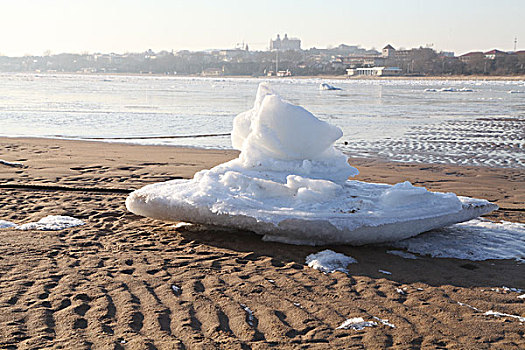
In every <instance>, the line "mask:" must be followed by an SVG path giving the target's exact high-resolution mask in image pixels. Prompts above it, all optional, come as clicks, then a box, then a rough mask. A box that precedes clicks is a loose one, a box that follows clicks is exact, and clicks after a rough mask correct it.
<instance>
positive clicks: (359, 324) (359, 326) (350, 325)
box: [337, 317, 377, 331]
mask: <svg viewBox="0 0 525 350" xmlns="http://www.w3.org/2000/svg"><path fill="white" fill-rule="evenodd" d="M374 326H377V323H376V322H374V321H365V320H364V319H363V318H362V317H354V318H349V319H348V320H346V321H344V322H343V323H341V325H340V326H339V327H337V329H353V330H356V331H360V330H363V329H365V327H374Z"/></svg>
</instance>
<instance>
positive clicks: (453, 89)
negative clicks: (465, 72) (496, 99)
mask: <svg viewBox="0 0 525 350" xmlns="http://www.w3.org/2000/svg"><path fill="white" fill-rule="evenodd" d="M439 91H441V92H473V91H474V90H472V89H468V88H461V89H456V88H453V87H449V88H442V89H440V90H439Z"/></svg>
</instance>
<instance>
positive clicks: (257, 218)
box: [126, 180, 497, 245]
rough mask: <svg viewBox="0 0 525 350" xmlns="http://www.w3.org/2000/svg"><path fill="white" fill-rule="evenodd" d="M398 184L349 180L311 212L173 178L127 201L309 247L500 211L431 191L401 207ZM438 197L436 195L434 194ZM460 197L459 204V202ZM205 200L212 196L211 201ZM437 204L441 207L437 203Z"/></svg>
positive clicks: (137, 209)
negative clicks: (226, 195)
mask: <svg viewBox="0 0 525 350" xmlns="http://www.w3.org/2000/svg"><path fill="white" fill-rule="evenodd" d="M395 186H396V185H394V186H391V185H384V184H371V183H364V182H359V181H347V183H346V184H345V185H343V186H342V188H341V189H342V191H341V192H340V193H339V196H336V198H333V199H332V200H331V201H328V202H324V203H323V202H321V203H317V205H316V210H308V209H309V208H308V205H306V206H303V207H301V206H300V205H298V206H296V207H295V208H292V207H291V205H290V204H291V203H288V205H286V204H285V205H279V203H276V202H274V203H272V204H273V205H272V204H269V203H261V202H260V201H257V200H255V199H254V200H252V201H251V203H247V202H250V201H249V200H246V201H244V200H243V198H235V197H231V198H233V199H235V200H233V201H231V200H230V201H229V202H228V200H222V198H219V199H217V198H216V197H214V196H213V195H211V196H209V197H207V198H202V197H201V196H199V195H198V193H199V192H200V191H201V187H200V184H199V183H198V182H195V181H194V180H173V181H168V182H165V183H158V184H152V185H149V186H146V187H143V188H141V189H139V190H137V191H135V192H133V193H132V194H131V195H130V196H129V197H128V199H127V201H126V205H127V207H128V209H129V210H130V211H132V212H133V213H135V214H138V215H141V216H146V217H151V218H155V219H159V220H166V221H185V222H193V223H199V224H203V225H209V226H219V227H229V228H237V229H239V230H248V231H252V232H255V233H257V234H260V235H263V239H264V240H266V241H276V242H283V243H290V244H306V245H324V244H334V243H342V244H350V245H363V244H369V243H381V242H392V241H398V240H402V239H405V238H409V237H413V236H415V235H417V234H419V233H422V232H426V231H429V230H432V229H435V228H440V227H445V226H449V225H452V224H455V223H458V222H464V221H468V220H471V219H473V218H476V217H478V216H480V215H483V214H485V213H488V212H491V211H493V210H495V209H497V206H496V205H495V204H492V203H490V202H488V201H486V200H483V199H474V198H468V197H456V196H455V195H454V197H452V196H450V195H451V194H442V193H432V192H427V193H428V195H429V197H426V198H424V199H423V202H421V201H414V202H411V203H408V204H407V205H400V206H398V207H397V208H396V206H394V205H393V203H389V202H388V201H387V202H386V203H385V197H386V198H388V194H390V193H392V192H394V191H395ZM413 188H414V189H422V188H419V187H413ZM434 196H435V197H436V198H432V197H434ZM449 196H450V198H447V197H449ZM456 198H457V200H458V205H457V206H456V205H454V199H456ZM203 199H204V200H207V203H206V204H204V203H203ZM447 199H448V200H447ZM241 202H244V203H241ZM433 202H434V204H436V205H432V204H433ZM439 202H441V203H439ZM451 202H452V203H451ZM309 204H310V206H311V205H312V204H311V203H309ZM338 204H339V205H338Z"/></svg>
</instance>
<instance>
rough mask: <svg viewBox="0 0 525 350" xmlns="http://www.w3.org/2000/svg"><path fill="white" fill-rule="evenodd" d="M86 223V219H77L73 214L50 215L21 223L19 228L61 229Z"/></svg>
mask: <svg viewBox="0 0 525 350" xmlns="http://www.w3.org/2000/svg"><path fill="white" fill-rule="evenodd" d="M80 225H84V221H82V220H80V219H75V218H73V217H71V216H62V215H48V216H46V217H45V218H42V219H40V220H38V221H37V222H29V223H27V224H23V225H20V226H19V227H18V229H19V230H42V231H59V230H63V229H66V228H69V227H74V226H80Z"/></svg>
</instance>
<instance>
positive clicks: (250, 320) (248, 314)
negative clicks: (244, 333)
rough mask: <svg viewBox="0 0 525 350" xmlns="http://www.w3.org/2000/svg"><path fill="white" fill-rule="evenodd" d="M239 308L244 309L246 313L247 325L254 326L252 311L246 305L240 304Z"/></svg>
mask: <svg viewBox="0 0 525 350" xmlns="http://www.w3.org/2000/svg"><path fill="white" fill-rule="evenodd" d="M241 307H242V308H243V309H244V311H245V312H246V321H247V322H248V324H249V325H250V326H252V327H253V326H254V324H255V323H254V321H255V318H254V317H253V311H252V310H251V309H250V308H249V307H248V306H246V305H244V304H241Z"/></svg>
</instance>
